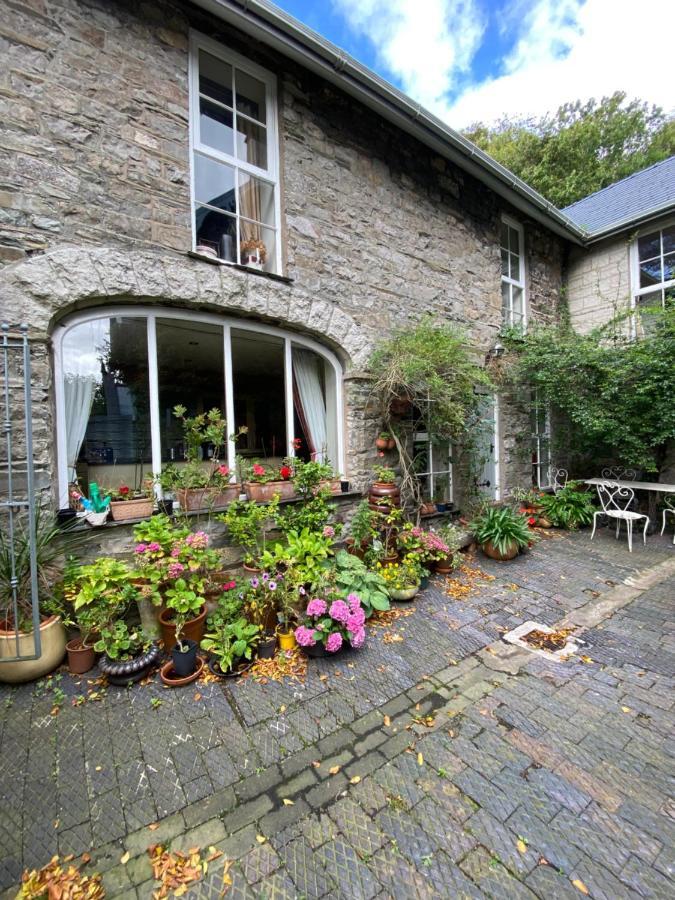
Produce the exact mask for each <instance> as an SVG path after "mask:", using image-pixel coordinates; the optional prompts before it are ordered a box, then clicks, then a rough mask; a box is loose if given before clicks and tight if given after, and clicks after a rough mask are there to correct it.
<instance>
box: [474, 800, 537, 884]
mask: <svg viewBox="0 0 675 900" xmlns="http://www.w3.org/2000/svg"><path fill="white" fill-rule="evenodd" d="M464 827H465V828H466V829H467V830H468V831H469V832H470V833H471V834H472V835H473V836H474V838H475V840H476V841H477V842H478V843H480V844H482V845H483V846H484V847H485V848H486V849H487V850H488V851H489V852H490V854H491V855H492V856H495V857H497V858H498V859H499V860H500V861H501V862H502V864H503V865H504V866H506V868H507V869H510V870H511V871H512V872H513V873H514V874H515V875H517V876H518V877H519V878H524V877H525V876H526V875H527V874H528V873H529V872H531V871H532V869H534V867H535V866H536V865H537V863H538V855H537V854H536V853H535V852H534V851H533V850H532V849H531V848H530V847H528V846H527V845H526V850H525V852H524V853H522V852H521V851H520V850H519V849H518V841H519V836H518V835H517V834H515V833H514V832H513V831H512V830H511V829H510V828H508V827H507V826H505V825H503V824H502V823H501V822H499V821H497V819H495V818H494V816H491V815H490V813H489V812H487V810H484V809H481V810H478V812H476V813H475V814H474V815H473V816H471V818H470V819H468V820H467V821H466V822H465V823H464Z"/></svg>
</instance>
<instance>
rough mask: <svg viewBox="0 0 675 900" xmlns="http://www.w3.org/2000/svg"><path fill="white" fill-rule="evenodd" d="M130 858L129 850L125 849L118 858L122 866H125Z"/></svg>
mask: <svg viewBox="0 0 675 900" xmlns="http://www.w3.org/2000/svg"><path fill="white" fill-rule="evenodd" d="M130 859H131V853H129V851H128V850H127V852H126V853H125V854H124V856H122V857H121V858H120V862H121V863H122V865H123V866H126V864H127V863H128V862H129V860H130Z"/></svg>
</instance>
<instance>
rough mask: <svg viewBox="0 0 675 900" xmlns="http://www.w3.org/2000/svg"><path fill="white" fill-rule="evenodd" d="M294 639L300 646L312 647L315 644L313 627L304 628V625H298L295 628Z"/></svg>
mask: <svg viewBox="0 0 675 900" xmlns="http://www.w3.org/2000/svg"><path fill="white" fill-rule="evenodd" d="M295 639H296V641H297V642H298V643H299V644H300V646H301V647H313V646H314V645H315V644H316V638H315V637H314V629H313V628H306V627H305V626H304V625H299V626H298V627H297V628H296V629H295Z"/></svg>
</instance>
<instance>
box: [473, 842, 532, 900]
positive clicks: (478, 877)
mask: <svg viewBox="0 0 675 900" xmlns="http://www.w3.org/2000/svg"><path fill="white" fill-rule="evenodd" d="M459 865H460V868H461V869H462V871H463V872H464V873H465V874H466V875H467V876H468V877H469V878H470V879H471V880H472V881H474V882H476V884H478V886H479V887H480V888H481V889H482V890H484V891H485V892H486V893H487V894H488V896H490V897H494V898H495V900H521V898H522V900H535V896H536V895H535V894H533V893H532V891H531V890H530V889H529V888H528V887H526V886H525V885H524V884H523V883H522V882H520V881H518V879H517V878H514V876H513V875H512V874H511V873H510V872H509V871H508V870H507V869H505V868H504V866H503V865H502V864H501V863H500V861H499V860H498V859H497V857H495V856H490V855H489V854H488V852H487V851H486V850H484V849H483V848H482V847H479V848H477V849H476V850H472V851H471V853H469V854H468V855H467V856H465V857H464V859H463V860H462V861H461V862H460V864H459Z"/></svg>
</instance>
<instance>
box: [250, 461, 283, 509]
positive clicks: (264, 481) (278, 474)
mask: <svg viewBox="0 0 675 900" xmlns="http://www.w3.org/2000/svg"><path fill="white" fill-rule="evenodd" d="M292 477H293V470H292V468H291V467H290V466H289V465H286V464H284V465H282V466H280V467H278V468H277V467H275V466H267V467H266V466H264V465H262V463H259V462H251V463H250V465H248V466H247V467H246V476H245V481H244V490H245V491H246V496H247V497H248V499H249V500H253V501H254V502H256V503H268V502H269V501H271V500H273V499H274V498H275V497H276V496H278V497H279V499H280V500H290V499H291V498H292V497H293V496H294V495H295V486H294V484H293V481H292V480H291V479H292Z"/></svg>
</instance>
